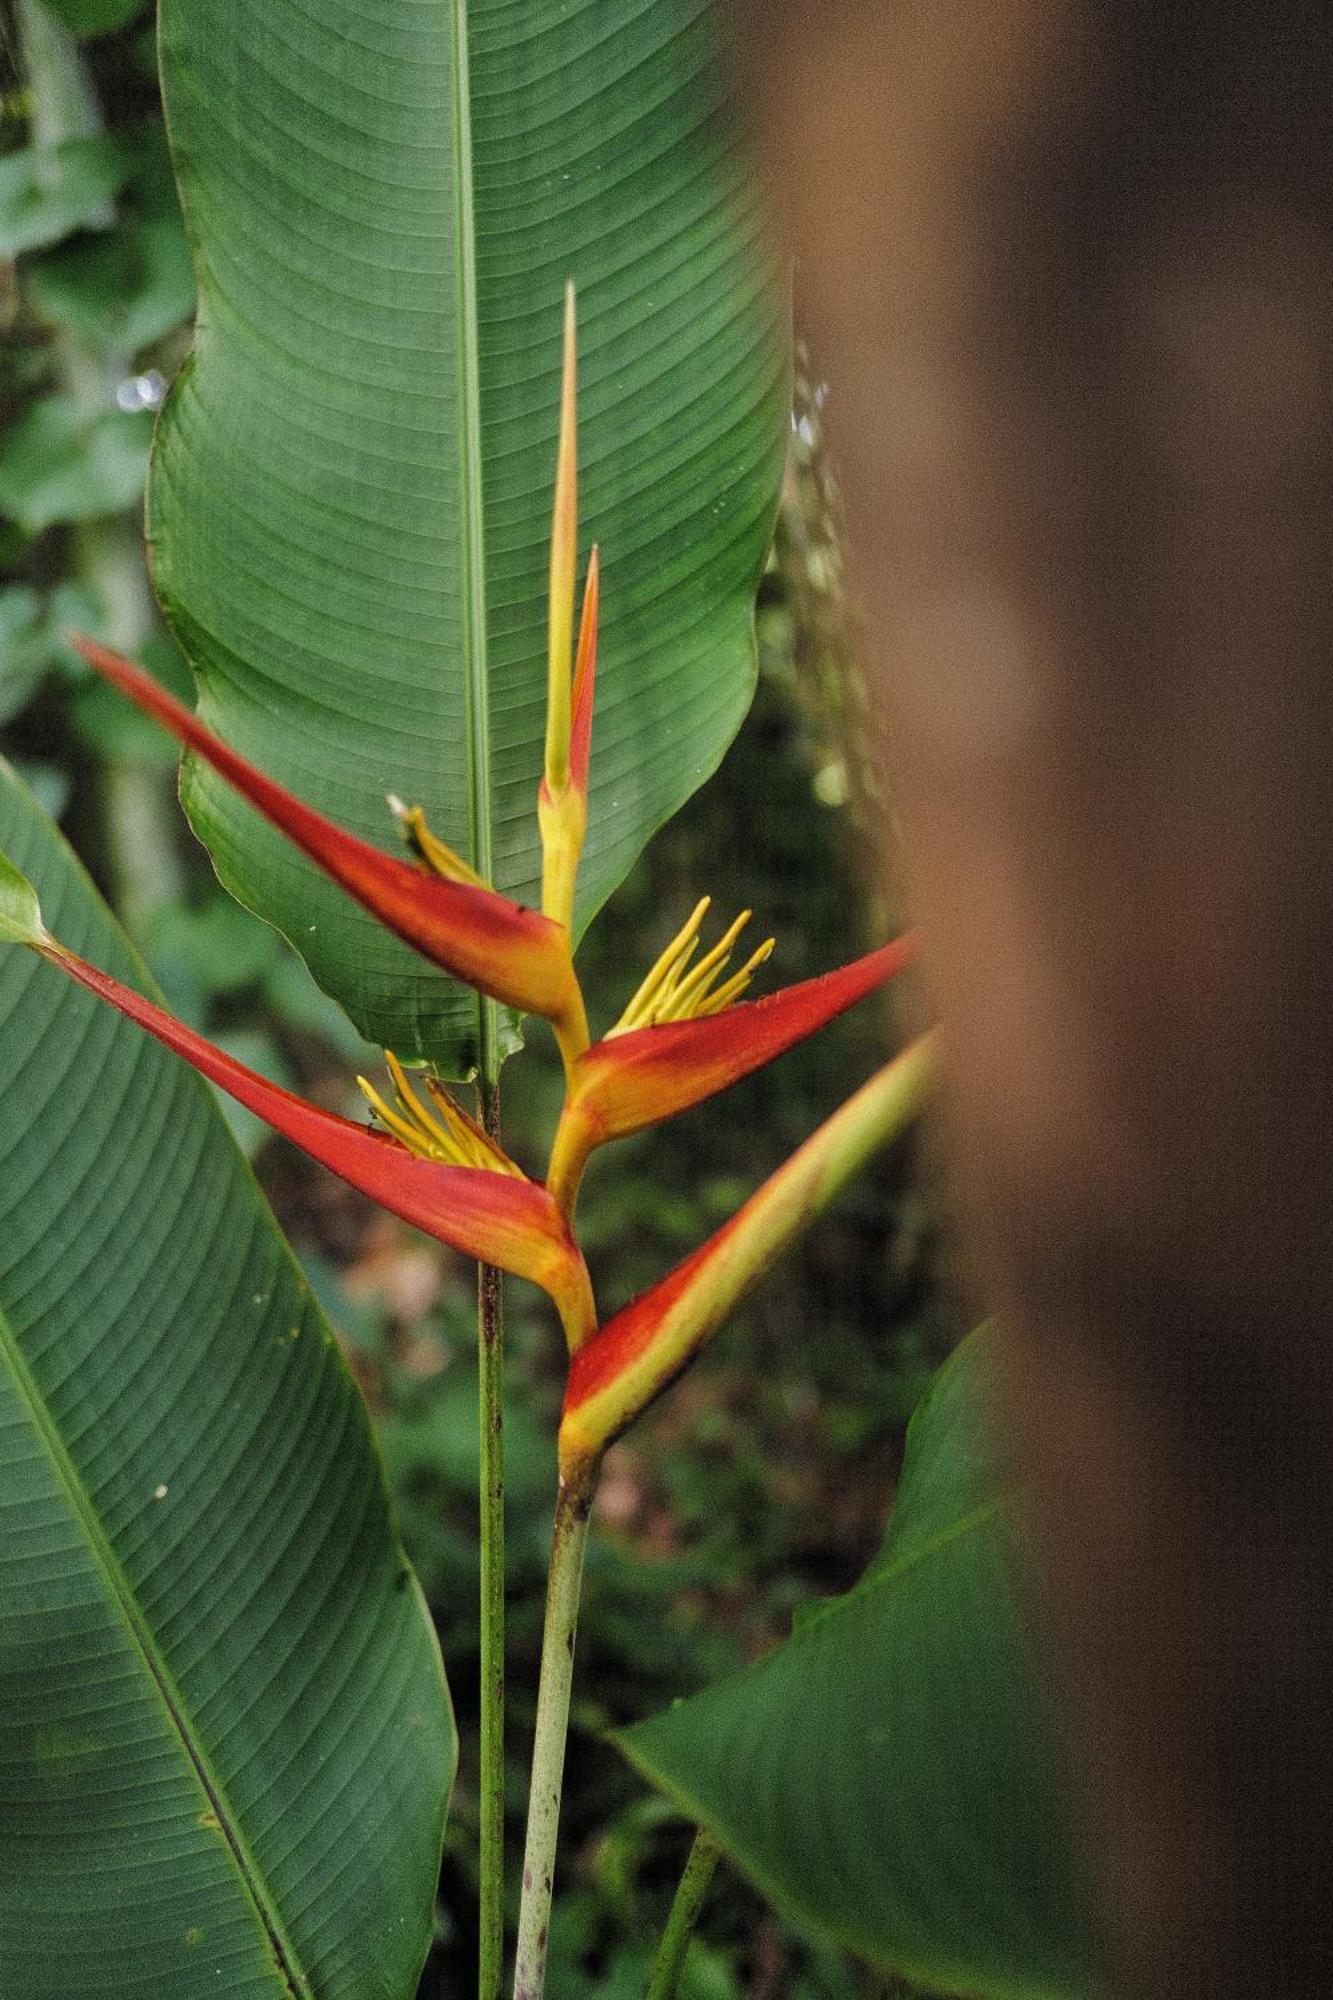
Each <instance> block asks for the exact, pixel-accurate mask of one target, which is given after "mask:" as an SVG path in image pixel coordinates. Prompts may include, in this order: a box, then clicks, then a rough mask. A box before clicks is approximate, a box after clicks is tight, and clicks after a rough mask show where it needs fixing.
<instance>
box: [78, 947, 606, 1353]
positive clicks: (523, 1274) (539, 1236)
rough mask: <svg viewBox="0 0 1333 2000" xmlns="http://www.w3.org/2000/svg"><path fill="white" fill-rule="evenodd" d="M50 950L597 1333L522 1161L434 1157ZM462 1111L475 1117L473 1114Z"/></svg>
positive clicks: (224, 1077)
mask: <svg viewBox="0 0 1333 2000" xmlns="http://www.w3.org/2000/svg"><path fill="white" fill-rule="evenodd" d="M45 955H46V956H47V957H48V958H50V959H51V960H52V961H53V962H54V963H55V964H57V965H58V966H60V968H61V969H62V970H63V971H64V972H66V973H68V975H69V976H70V977H71V978H72V979H74V980H76V981H77V982H78V984H79V985H81V986H83V987H85V988H86V989H87V990H88V991H89V992H90V993H93V994H95V995H96V996H97V998H98V999H100V1000H104V1001H106V1002H107V1004H108V1005H110V1006H112V1007H114V1008H116V1009H117V1011H118V1012H119V1013H121V1014H124V1015H125V1016H126V1017H127V1019H129V1020H131V1021H134V1022H136V1023H137V1024H138V1025H139V1026H140V1027H141V1028H144V1029H146V1031H147V1032H148V1033H149V1034H150V1035H153V1036H154V1037H155V1038H156V1039H157V1040H158V1041H159V1042H161V1043H162V1044H163V1045H164V1047H166V1048H168V1049H170V1050H172V1051H173V1053H174V1054H176V1055H179V1056H181V1057H183V1058H184V1060H185V1061H186V1062H188V1063H190V1064H191V1065H192V1067H193V1068H195V1069H197V1070H198V1071H199V1073H200V1074H201V1075H202V1076H205V1077H207V1078H208V1079H209V1081H210V1082H212V1083H215V1084H217V1085H218V1086H219V1088H221V1089H222V1090H225V1091H226V1092H227V1093H228V1095H229V1096H231V1097H234V1098H235V1099H236V1101H237V1102H238V1103H239V1104H244V1105H245V1106H246V1108H247V1109H248V1110H250V1111H253V1112H254V1113H255V1114H256V1115H257V1116H258V1117H260V1118H262V1119H263V1120H264V1121H265V1123H266V1124H268V1125H271V1126H272V1127H273V1129H274V1131H275V1132H280V1133H281V1134H282V1136H283V1137H284V1138H286V1139H290V1140H291V1141H292V1143H293V1144H294V1145H297V1146H300V1147H301V1148H302V1150H303V1151H304V1152H306V1153H308V1154H309V1155H310V1157H311V1158H312V1159H315V1160H318V1161H319V1162H320V1164H321V1165H322V1166H325V1167H328V1168H329V1169H330V1171H331V1172H333V1173H335V1174H338V1175H339V1176H340V1177H341V1178H342V1179H343V1180H345V1181H347V1182H349V1183H350V1185H351V1186H352V1187H355V1188H359V1189H360V1191H361V1193H362V1194H365V1195H369V1197H370V1198H371V1200H372V1201H376V1202H378V1203H379V1205H380V1207H381V1208H384V1209H387V1210H388V1212H389V1213H390V1214H391V1215H396V1216H398V1217H399V1218H400V1219H401V1220H402V1221H404V1222H408V1223H411V1224H412V1225H413V1226H414V1227H415V1228H417V1229H421V1230H423V1231H425V1233H426V1234H427V1235H429V1236H433V1237H435V1238H436V1240H437V1241H438V1242H441V1243H446V1244H448V1245H449V1247H450V1248H451V1249H453V1250H456V1251H458V1252H459V1253H460V1254H461V1255H462V1256H465V1257H472V1258H475V1259H477V1260H478V1261H479V1262H481V1263H487V1264H495V1265H498V1266H499V1267H500V1269H502V1270H505V1271H510V1272H512V1273H513V1274H514V1275H515V1276H516V1277H520V1278H526V1279H528V1280H529V1281H530V1282H531V1283H533V1284H536V1285H540V1286H541V1287H542V1288H543V1289H544V1290H545V1291H547V1292H549V1293H550V1295H551V1297H552V1299H553V1300H554V1301H555V1304H556V1306H557V1308H558V1310H559V1312H560V1316H561V1319H562V1321H563V1322H564V1323H565V1326H566V1328H567V1329H569V1330H570V1339H571V1343H573V1341H574V1340H575V1339H586V1338H587V1337H588V1334H589V1332H590V1331H591V1327H592V1325H593V1324H594V1322H595V1312H594V1308H593V1306H592V1302H591V1301H592V1294H591V1287H590V1285H589V1282H588V1274H587V1268H586V1266H585V1265H584V1262H583V1258H582V1256H581V1254H580V1252H579V1250H578V1247H577V1245H576V1244H575V1243H574V1241H573V1239H572V1237H571V1235H570V1232H569V1228H568V1225H567V1224H566V1222H565V1219H564V1217H563V1216H562V1215H561V1214H560V1211H559V1210H558V1208H557V1207H556V1205H555V1203H554V1202H553V1201H552V1199H551V1197H550V1195H549V1194H548V1193H547V1191H546V1189H545V1188H543V1187H538V1186H537V1185H536V1184H535V1183H534V1182H532V1181H530V1180H528V1179H527V1178H526V1177H525V1176H524V1175H523V1174H521V1173H519V1172H518V1170H517V1169H516V1168H515V1167H514V1166H513V1163H512V1162H509V1163H508V1165H507V1166H501V1167H499V1168H498V1170H497V1167H496V1165H493V1164H490V1163H488V1165H487V1166H486V1167H485V1168H481V1169H479V1168H478V1167H477V1166H476V1165H472V1164H468V1165H458V1164H454V1163H453V1161H451V1160H441V1159H440V1158H438V1157H437V1156H433V1155H432V1156H427V1155H426V1154H425V1152H424V1151H423V1150H422V1149H421V1147H420V1146H417V1147H416V1148H415V1150H414V1149H413V1148H411V1147H408V1146H407V1145H406V1142H405V1141H403V1142H401V1143H399V1144H394V1143H392V1142H386V1140H385V1139H384V1138H383V1137H382V1136H381V1135H380V1134H379V1133H377V1132H372V1131H370V1130H369V1129H368V1128H367V1127H366V1126H364V1125H358V1124H355V1123H353V1121H352V1120H351V1119H349V1118H340V1117H338V1116H337V1115H336V1114H335V1113H334V1112H331V1111H324V1110H322V1109H321V1108H320V1107H319V1106H318V1105H314V1104H307V1103H306V1101H305V1099H304V1098H301V1097H297V1096H296V1095H295V1094H294V1093H293V1092H292V1091H289V1090H284V1089H282V1087H281V1086H280V1085H278V1084H275V1083H271V1082H270V1081H269V1080H268V1078H267V1077H264V1076H260V1075H259V1073H258V1072H257V1071H255V1070H252V1069H247V1068H246V1066H245V1064H244V1063H241V1062H238V1061H237V1060H236V1058H235V1057H234V1056H231V1055H228V1054H227V1052H226V1050H224V1049H219V1048H216V1047H214V1045H213V1043H211V1042H209V1041H207V1040H206V1039H205V1038H204V1037H203V1036H202V1035H197V1034H196V1033H195V1032H194V1030H193V1029H191V1028H187V1027H185V1026H184V1025H183V1024H182V1023H181V1022H179V1021H176V1020H173V1018H172V1016H171V1015H170V1014H168V1013H167V1012H166V1011H165V1010H164V1009H163V1008H161V1007H158V1006H157V1005H155V1003H154V1002H153V1001H151V1000H147V999H145V998H144V996H143V995H142V994H141V993H136V992H135V991H134V989H133V988H132V987H128V986H125V985H123V984H122V983H121V982H120V981H119V980H117V979H114V978H113V977H112V976H111V975H110V974H109V973H105V972H100V971H99V970H98V969H97V967H96V966H93V965H89V964H88V963H87V962H86V961H85V960H84V959H81V958H79V957H77V956H76V955H75V954H74V953H73V952H70V951H67V950H65V949H64V948H63V947H61V946H53V947H52V948H51V949H50V950H49V951H46V953H45ZM441 1095H442V1096H443V1093H441ZM437 1107H438V1100H437ZM419 1108H420V1107H419ZM386 1109H391V1107H388V1106H386ZM455 1109H456V1107H455ZM458 1115H459V1117H460V1119H462V1120H463V1121H464V1122H465V1123H468V1124H470V1121H467V1120H466V1116H465V1114H463V1113H461V1112H460V1113H459V1114H458ZM404 1122H407V1121H406V1120H404ZM396 1136H397V1135H395V1137H396ZM458 1143H459V1145H460V1147H463V1146H465V1145H466V1144H467V1143H468V1142H467V1140H466V1138H464V1139H461V1140H460V1141H459V1142H458ZM488 1143H489V1142H488Z"/></svg>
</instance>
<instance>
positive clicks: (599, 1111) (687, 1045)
mask: <svg viewBox="0 0 1333 2000" xmlns="http://www.w3.org/2000/svg"><path fill="white" fill-rule="evenodd" d="M919 944H920V939H919V936H918V934H917V933H916V932H915V931H909V932H907V933H905V934H904V936H902V937H900V938H896V939H895V940H894V941H893V943H891V944H886V945H881V946H880V948H879V950H878V951H872V952H867V953H866V955H865V956H864V957H863V958H857V959H853V960H852V962H851V964H850V965H844V966H842V967H840V968H839V969H838V970H837V971H836V972H826V973H823V974H821V975H820V977H819V978H817V979H807V980H803V981H802V982H801V983H800V985H797V986H787V987H784V988H782V989H781V991H779V992H777V993H769V994H765V995H764V997H763V998H762V999H760V1000H744V1001H739V1002H737V1003H735V1004H733V1005H732V1006H730V1007H726V1008H724V1009H723V1010H722V1012H721V1013H718V1014H707V1015H703V1016H700V1017H698V1018H696V1019H693V1020H687V1021H665V1022H662V1023H661V1024H660V1025H659V1026H656V1027H651V1028H634V1029H631V1030H630V1031H629V1032H628V1033H626V1034H619V1035H611V1036H608V1037H606V1039H605V1040H603V1041H600V1042H596V1043H594V1044H593V1046H592V1047H591V1048H590V1049H588V1050H586V1051H585V1052H584V1054H583V1055H581V1056H580V1057H579V1059H578V1061H577V1063H576V1064H575V1065H574V1074H573V1078H572V1081H571V1085H570V1090H569V1095H568V1099H567V1102H566V1106H565V1111H564V1114H563V1116H562V1118H561V1121H560V1126H559V1129H558V1131H557V1133H556V1140H555V1146H554V1148H553V1151H552V1155H551V1170H550V1174H549V1176H548V1185H549V1186H550V1188H551V1192H552V1193H553V1194H554V1195H555V1197H556V1199H557V1201H559V1202H560V1204H561V1207H562V1208H564V1209H565V1211H566V1213H568V1212H569V1209H570V1207H571V1205H572V1202H573V1197H574V1194H575V1192H576V1191H577V1188H578V1183H579V1180H580V1178H581V1176H582V1173H583V1168H584V1166H585V1164H586V1163H587V1159H588V1155H589V1154H590V1153H591V1152H592V1151H593V1149H594V1148H595V1147H596V1146H600V1145H602V1144H604V1143H605V1142H606V1141H607V1140H610V1139H621V1138H625V1137H627V1136H628V1135H629V1134H630V1133H631V1132H638V1131H640V1130H641V1129H642V1128H643V1127H644V1126H645V1125H654V1124H658V1123H660V1121H661V1120H663V1119H665V1118H672V1117H674V1116H675V1115H676V1113H677V1112H679V1111H687V1110H689V1109H690V1108H691V1107H692V1106H693V1105H696V1104H702V1103H703V1102H704V1101H705V1099H707V1098H709V1097H713V1096H715V1095H716V1094H717V1092H718V1091H720V1090H725V1089H727V1088H728V1086H729V1085H730V1084H733V1083H738V1082H739V1081H740V1079H741V1078H742V1077H744V1076H748V1075H749V1074H750V1073H751V1071H752V1070H756V1069H761V1068H762V1067H763V1065H764V1064H765V1063H769V1062H772V1061H773V1060H774V1059H775V1058H776V1057H778V1056H780V1055H783V1054H784V1053H785V1052H786V1050H788V1049H790V1048H792V1047H794V1045H795V1044H796V1043H797V1042H800V1041H804V1040H805V1038H806V1036H807V1035H812V1034H814V1033H815V1031H816V1030H817V1029H819V1028H822V1027H823V1026H824V1025H825V1024H826V1023H827V1022H829V1021H832V1020H834V1019H835V1018H836V1017H837V1015H839V1014H842V1013H845V1012H846V1010H847V1008H849V1007H853V1006H855V1004H856V1002H857V1001H858V1000H862V999H864V998H865V997H866V995H867V994H869V993H872V992H873V991H874V990H875V988H876V987H877V986H882V985H883V984H884V982H885V981H886V980H889V979H892V978H893V977H894V975H895V974H896V973H898V972H901V971H902V969H903V968H904V966H906V965H909V964H910V963H911V962H912V960H913V959H914V958H915V957H916V954H917V951H918V949H919Z"/></svg>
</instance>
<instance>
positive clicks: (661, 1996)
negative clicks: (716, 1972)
mask: <svg viewBox="0 0 1333 2000" xmlns="http://www.w3.org/2000/svg"><path fill="white" fill-rule="evenodd" d="M719 1851H720V1850H719V1848H718V1845H717V1842H716V1841H715V1840H714V1839H713V1836H712V1834H711V1833H707V1832H705V1830H704V1828H703V1827H700V1828H699V1831H698V1832H697V1833H696V1834H695V1836H694V1842H693V1845H692V1846H691V1848H690V1852H689V1856H688V1858H687V1860H686V1862H685V1869H684V1873H683V1874H682V1875H681V1878H680V1884H679V1887H678V1888H677V1890H676V1897H675V1901H674V1902H673V1903H672V1905H671V1914H670V1915H669V1916H668V1918H667V1921H666V1929H665V1930H664V1931H663V1933H662V1942H661V1944H660V1945H659V1946H658V1951H657V1963H656V1964H655V1965H654V1967H653V1976H652V1979H651V1981H650V1982H649V1986H648V2000H676V1988H677V1986H678V1985H679V1984H680V1975H681V1973H682V1971H683V1970H684V1966H685V1954H686V1952H687V1951H688V1950H689V1948H690V1939H691V1938H692V1937H693V1936H694V1927H695V1925H696V1924H697V1923H698V1921H699V1912H700V1911H701V1910H702V1909H703V1906H704V1898H705V1897H706V1896H707V1894H708V1886H709V1884H710V1882H711V1881H712V1879H713V1870H714V1869H715V1868H716V1867H717V1860H718V1854H719Z"/></svg>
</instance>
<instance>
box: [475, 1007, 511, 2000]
mask: <svg viewBox="0 0 1333 2000" xmlns="http://www.w3.org/2000/svg"><path fill="white" fill-rule="evenodd" d="M490 1047H491V1048H494V1043H493V1042H492V1043H491V1044H490ZM495 1068H496V1071H497V1072H498V1068H499V1065H498V1063H497V1064H496V1065H495ZM479 1094H480V1099H481V1106H480V1109H481V1122H482V1124H483V1125H484V1126H485V1128H486V1130H487V1132H488V1133H489V1134H490V1136H491V1137H492V1138H493V1139H497V1140H498V1138H499V1136H500V1084H499V1077H498V1073H497V1074H496V1075H494V1076H489V1077H488V1076H487V1075H486V1074H485V1073H484V1072H483V1075H482V1077H481V1081H480V1085H479ZM503 1285H504V1280H503V1278H502V1276H501V1273H500V1272H499V1271H497V1270H496V1269H495V1267H494V1266H493V1265H491V1264H483V1265H482V1266H481V1269H480V1271H479V1273H478V1276H477V1372H478V1396H477V1408H478V1425H479V1441H480V1446H481V1452H480V1458H481V1473H480V1488H481V1490H480V1495H479V1498H480V1503H481V1750H480V1802H481V1839H480V1849H481V1853H480V1860H481V1908H480V1927H481V1948H480V1954H479V1961H478V1972H477V1991H478V1994H479V1996H480V2000H500V1993H501V1989H502V1987H503V1984H504V1944H505V1939H504V1858H505V1801H504V1780H505V1476H504V1290H503Z"/></svg>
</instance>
